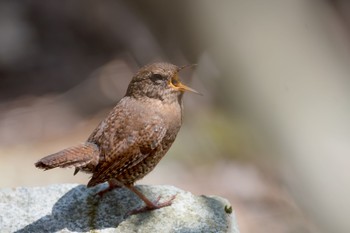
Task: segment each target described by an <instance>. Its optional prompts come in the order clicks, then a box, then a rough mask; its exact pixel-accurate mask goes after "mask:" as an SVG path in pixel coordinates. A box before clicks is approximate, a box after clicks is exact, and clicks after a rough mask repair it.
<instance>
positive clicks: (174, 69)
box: [126, 63, 200, 102]
mask: <svg viewBox="0 0 350 233" xmlns="http://www.w3.org/2000/svg"><path fill="white" fill-rule="evenodd" d="M186 67H190V66H183V67H178V66H175V65H172V64H169V63H153V64H150V65H147V66H144V67H142V68H141V69H140V70H139V71H138V72H137V74H136V75H135V76H134V77H133V78H132V80H131V82H130V84H129V87H128V90H127V92H126V95H127V96H132V97H135V98H144V97H148V98H154V99H160V100H162V101H170V102H172V101H174V100H177V99H178V98H179V97H180V98H181V97H182V95H183V93H184V92H186V91H189V92H193V93H196V94H200V93H199V92H197V91H196V90H194V89H192V88H190V87H188V86H186V85H185V84H183V83H182V82H181V81H180V79H179V75H178V73H179V71H180V70H182V69H184V68H186Z"/></svg>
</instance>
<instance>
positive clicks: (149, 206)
mask: <svg viewBox="0 0 350 233" xmlns="http://www.w3.org/2000/svg"><path fill="white" fill-rule="evenodd" d="M176 195H177V194H175V195H173V196H171V198H170V199H169V200H167V201H165V202H162V203H159V201H160V198H161V196H159V197H158V198H157V200H156V201H155V202H151V201H148V202H145V203H146V206H144V207H142V208H140V209H135V210H132V211H130V212H129V213H128V215H134V214H140V213H144V212H147V211H151V210H156V209H161V208H163V207H167V206H170V205H171V204H173V201H174V199H175V198H176Z"/></svg>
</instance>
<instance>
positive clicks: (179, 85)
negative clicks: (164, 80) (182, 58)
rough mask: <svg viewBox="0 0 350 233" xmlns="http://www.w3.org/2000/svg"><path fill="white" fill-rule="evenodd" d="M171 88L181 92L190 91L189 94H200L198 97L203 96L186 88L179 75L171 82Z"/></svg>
mask: <svg viewBox="0 0 350 233" xmlns="http://www.w3.org/2000/svg"><path fill="white" fill-rule="evenodd" d="M170 86H172V87H173V88H175V89H176V90H179V91H183V92H185V91H189V92H192V93H195V94H198V95H203V94H202V93H200V92H198V91H196V90H194V89H192V88H190V87H188V86H186V85H185V84H183V83H181V82H180V80H179V77H178V76H177V75H175V76H174V77H173V78H172V79H171V81H170Z"/></svg>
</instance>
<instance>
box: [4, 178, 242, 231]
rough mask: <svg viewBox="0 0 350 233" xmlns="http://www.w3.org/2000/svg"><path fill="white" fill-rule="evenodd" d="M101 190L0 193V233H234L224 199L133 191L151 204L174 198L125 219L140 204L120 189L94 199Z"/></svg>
mask: <svg viewBox="0 0 350 233" xmlns="http://www.w3.org/2000/svg"><path fill="white" fill-rule="evenodd" d="M105 187H106V186H103V185H102V186H99V187H96V188H92V189H87V188H86V186H84V185H76V184H64V185H51V186H47V187H35V188H26V187H19V188H15V189H0V229H1V232H18V233H19V232H21V233H22V232H123V233H125V232H126V233H128V232H146V233H147V232H152V233H153V232H184V233H185V232H186V233H190V232H193V233H194V232H232V233H238V232H239V231H238V227H237V223H236V219H235V216H234V213H233V212H232V208H231V206H230V203H229V202H228V201H227V200H225V199H223V198H220V197H214V196H213V197H209V196H195V195H193V194H191V193H189V192H185V191H182V190H180V189H177V188H175V187H171V186H137V187H138V188H139V189H140V190H141V191H142V192H143V193H144V194H145V195H146V196H147V197H149V198H150V199H153V200H155V199H157V197H158V196H159V195H162V199H161V201H162V200H167V199H168V198H169V197H171V196H172V195H174V194H177V196H176V198H175V200H174V202H173V204H172V205H171V206H169V207H165V208H162V209H159V210H154V211H149V212H146V213H141V214H137V215H131V216H130V215H128V214H127V213H128V212H129V211H130V210H133V209H136V208H139V207H141V206H142V205H143V203H142V202H141V201H140V200H139V199H138V198H137V197H136V196H135V195H134V194H133V193H131V192H130V191H128V190H126V189H124V188H120V189H116V190H113V191H111V192H108V193H106V194H105V195H104V196H103V197H99V196H95V195H94V194H95V193H96V192H98V191H99V190H101V189H102V188H105ZM230 210H231V211H230Z"/></svg>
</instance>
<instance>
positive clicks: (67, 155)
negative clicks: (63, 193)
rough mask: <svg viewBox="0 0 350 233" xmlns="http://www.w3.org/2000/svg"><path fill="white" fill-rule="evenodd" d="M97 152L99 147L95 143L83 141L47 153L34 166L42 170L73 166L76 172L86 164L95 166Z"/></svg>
mask: <svg viewBox="0 0 350 233" xmlns="http://www.w3.org/2000/svg"><path fill="white" fill-rule="evenodd" d="M99 153H100V152H99V148H98V146H97V145H96V144H94V143H90V142H85V143H82V144H80V145H77V146H73V147H69V148H67V149H64V150H61V151H59V152H57V153H55V154H52V155H48V156H46V157H44V158H42V159H40V160H39V161H38V162H36V163H35V166H36V167H37V168H40V169H44V170H49V169H52V168H56V167H61V168H65V167H75V168H76V172H77V171H79V168H81V167H84V166H86V165H95V166H96V165H97V163H98V160H99ZM76 172H75V173H76Z"/></svg>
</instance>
